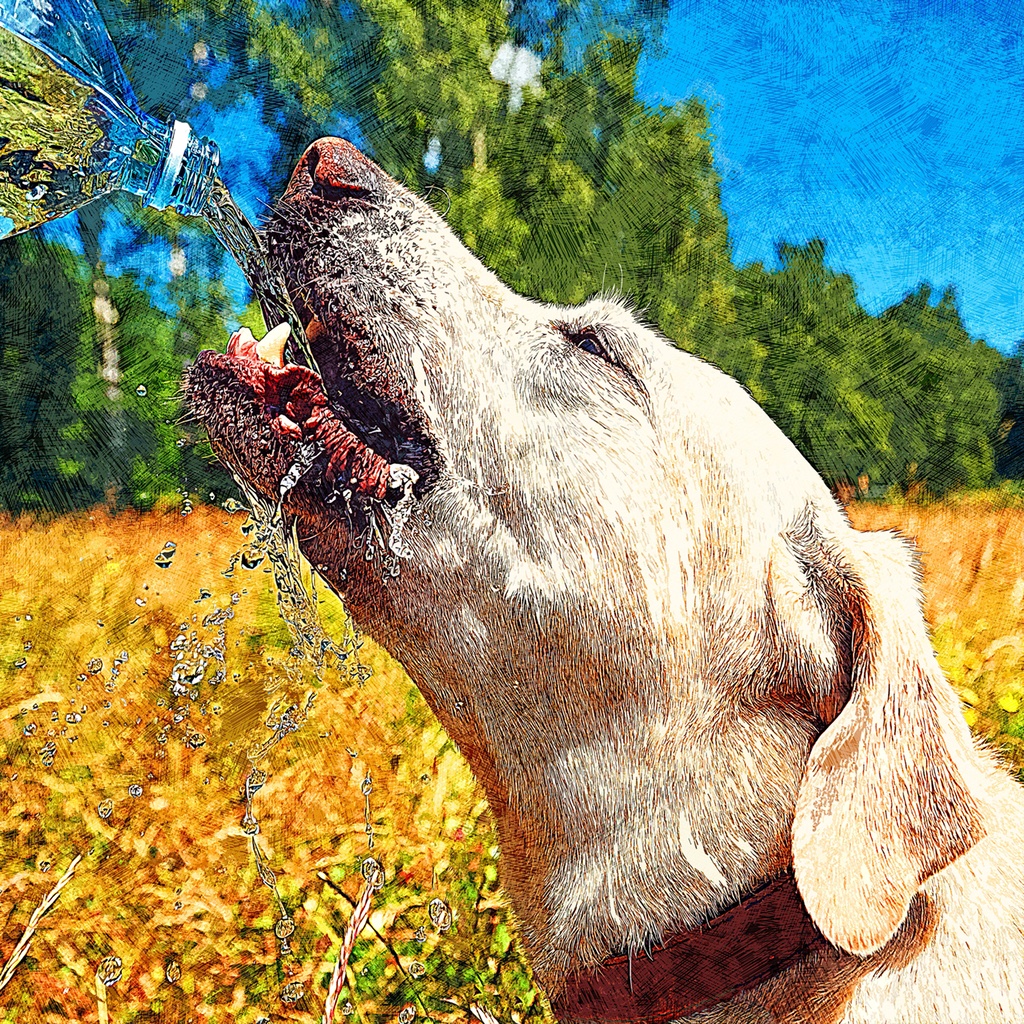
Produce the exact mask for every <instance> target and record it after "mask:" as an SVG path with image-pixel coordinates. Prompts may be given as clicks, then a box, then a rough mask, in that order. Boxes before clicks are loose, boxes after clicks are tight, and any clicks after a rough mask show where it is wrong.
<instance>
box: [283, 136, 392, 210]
mask: <svg viewBox="0 0 1024 1024" xmlns="http://www.w3.org/2000/svg"><path fill="white" fill-rule="evenodd" d="M375 172H376V168H375V167H374V165H373V164H372V163H370V161H369V160H367V159H366V157H365V156H363V154H362V153H360V152H359V150H358V149H356V147H355V146H353V145H352V143H351V142H347V141H346V140H345V139H336V138H323V139H317V141H316V142H314V143H313V144H312V145H311V146H310V147H309V148H308V149H307V150H306V152H305V153H303V154H302V158H301V159H300V160H299V162H298V164H297V165H296V167H295V171H294V173H293V174H292V180H291V182H290V183H289V187H294V186H298V187H300V188H308V189H310V190H311V191H313V192H314V193H317V194H319V195H322V196H323V197H324V198H325V199H345V198H350V197H352V196H358V195H360V194H365V193H366V192H370V191H372V190H373V189H374V187H375V186H379V181H378V180H377V179H378V174H377V173H375Z"/></svg>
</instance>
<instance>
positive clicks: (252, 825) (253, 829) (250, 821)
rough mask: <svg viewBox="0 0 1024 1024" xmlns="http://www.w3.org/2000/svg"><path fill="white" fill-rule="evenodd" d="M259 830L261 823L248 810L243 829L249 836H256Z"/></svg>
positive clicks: (244, 817)
mask: <svg viewBox="0 0 1024 1024" xmlns="http://www.w3.org/2000/svg"><path fill="white" fill-rule="evenodd" d="M259 830H260V823H259V822H258V821H257V820H256V819H255V818H254V817H253V816H252V815H251V814H249V813H248V811H247V812H246V813H245V815H244V816H243V818H242V831H243V832H244V833H245V834H246V835H247V836H254V835H256V833H257V832H259Z"/></svg>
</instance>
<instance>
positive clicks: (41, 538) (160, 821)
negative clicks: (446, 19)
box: [0, 505, 1024, 1024]
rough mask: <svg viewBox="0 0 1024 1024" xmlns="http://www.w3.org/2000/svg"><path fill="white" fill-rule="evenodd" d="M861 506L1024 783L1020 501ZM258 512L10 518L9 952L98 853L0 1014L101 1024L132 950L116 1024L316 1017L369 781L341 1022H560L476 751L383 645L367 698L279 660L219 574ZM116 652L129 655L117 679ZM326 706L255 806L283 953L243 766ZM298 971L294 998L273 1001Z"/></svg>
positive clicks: (349, 886)
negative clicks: (134, 789) (219, 660)
mask: <svg viewBox="0 0 1024 1024" xmlns="http://www.w3.org/2000/svg"><path fill="white" fill-rule="evenodd" d="M851 515H852V518H853V520H854V522H855V524H856V525H857V526H859V527H862V528H874V529H878V528H888V527H895V528H899V529H901V530H903V531H904V532H906V533H907V534H908V535H910V536H912V537H914V538H915V539H916V540H917V541H918V543H919V544H920V546H921V548H922V550H923V564H924V569H925V589H926V593H927V606H926V607H927V614H928V616H929V618H930V620H931V621H932V623H933V625H934V629H935V639H936V644H937V647H938V650H939V653H940V659H941V661H942V663H943V667H944V668H945V669H946V671H947V672H948V673H949V675H950V678H951V679H952V680H953V682H954V685H956V687H957V688H958V689H959V691H960V693H961V694H962V695H963V696H964V698H965V700H966V701H967V702H968V706H966V707H965V713H966V714H967V716H968V719H969V720H971V721H972V723H973V724H974V725H975V727H976V728H977V729H979V730H981V731H982V732H983V733H984V734H986V735H989V736H991V737H992V738H993V739H994V740H995V741H996V742H997V743H999V744H1001V745H1002V746H1004V747H1005V748H1006V749H1007V750H1008V752H1009V754H1010V756H1011V757H1012V758H1013V759H1014V762H1015V764H1016V765H1017V766H1018V767H1020V766H1021V765H1022V764H1024V744H1022V737H1024V712H1022V711H1021V710H1020V709H1021V703H1022V700H1024V689H1022V687H1021V683H1020V679H1021V674H1020V668H1021V662H1022V659H1024V628H1022V621H1021V619H1022V615H1021V601H1022V598H1024V512H1021V511H1013V510H1005V509H1004V510H993V509H991V508H987V507H984V506H980V505H978V506H969V505H966V506H962V507H957V508H953V507H946V506H933V507H929V508H913V507H906V508H896V507H865V506H859V507H855V508H853V509H852V510H851ZM241 521H242V517H241V516H231V515H228V514H227V513H225V512H222V511H217V510H212V509H197V510H196V512H195V513H193V514H192V515H191V516H189V517H188V518H187V519H186V518H182V517H181V516H180V515H178V514H177V513H168V514H163V515H160V514H155V513H154V514H150V515H147V516H132V515H122V516H119V517H118V518H117V519H115V520H111V519H109V518H108V517H107V516H106V515H105V514H103V513H93V514H92V515H91V516H88V515H87V516H80V517H74V518H65V519H60V520H56V521H54V522H52V523H49V524H46V523H37V522H33V521H30V520H27V519H22V520H19V521H17V522H13V523H12V522H6V523H0V814H2V821H3V823H4V824H3V826H2V828H3V832H2V842H0V922H2V930H0V963H3V962H4V961H5V960H6V959H7V957H8V956H9V955H10V954H11V952H12V951H13V950H14V948H15V946H16V945H17V943H18V941H19V939H20V938H21V936H22V935H23V933H24V932H25V929H26V926H27V924H28V922H29V920H30V917H31V915H32V913H33V911H34V910H35V908H36V907H37V906H38V904H39V903H40V901H41V900H42V899H43V897H44V896H45V895H46V894H47V893H48V892H49V891H50V890H51V889H52V888H53V887H54V881H55V879H56V878H57V877H59V876H60V874H61V873H62V872H63V871H64V870H65V869H66V868H67V866H68V864H69V863H70V862H71V861H72V859H73V858H74V857H75V856H76V855H79V854H80V855H82V858H83V859H82V861H81V863H80V864H79V865H78V867H77V870H76V872H75V874H74V877H73V879H71V881H69V882H68V883H67V885H66V887H65V888H64V890H63V892H62V893H61V896H60V900H59V901H58V902H57V903H56V905H55V906H54V907H53V908H52V909H51V910H50V911H49V913H48V914H47V915H46V916H44V917H42V918H41V920H38V921H37V927H36V929H35V934H34V935H33V937H32V945H31V948H30V950H29V953H28V955H27V957H26V958H25V960H24V961H23V962H22V963H21V964H20V966H19V967H18V968H17V970H16V971H15V974H14V977H13V980H12V981H11V982H10V984H9V985H8V986H7V988H6V989H4V992H3V995H2V997H0V1003H2V1004H3V1005H2V1008H0V1021H2V1022H4V1024H8V1022H10V1024H13V1022H15V1021H19V1022H20V1021H33V1022H45V1024H51V1022H57V1021H65V1020H67V1019H78V1020H96V1019H97V1012H98V1010H97V1002H96V971H97V968H98V967H99V966H100V964H101V962H103V961H104V959H105V958H107V957H111V956H115V957H119V958H120V959H121V961H122V973H121V976H120V978H119V980H117V981H116V982H114V983H113V984H112V985H111V986H110V987H109V988H108V989H107V990H106V996H107V1006H108V1012H109V1015H110V1020H111V1021H113V1022H115V1024H130V1022H133V1021H139V1022H143V1021H150V1022H155V1021H164V1022H170V1021H174V1022H178V1021H182V1022H185V1021H192V1022H195V1024H201V1022H204V1021H225V1022H227V1021H232V1022H233V1021H239V1022H242V1024H246V1022H255V1021H257V1020H259V1019H260V1018H261V1017H268V1018H271V1019H272V1020H275V1021H280V1020H285V1021H287V1020H291V1021H307V1022H311V1021H319V1020H320V1018H321V1014H322V1013H323V1008H324V1001H325V998H326V995H327V988H328V983H329V979H330V975H331V971H332V969H333V966H334V963H335V961H336V959H337V954H338V950H339V948H340V946H341V944H342V936H343V934H344V932H345V929H346V924H347V922H348V920H349V918H350V916H351V914H352V903H351V902H349V901H350V900H355V899H356V897H357V896H358V895H359V893H360V892H361V891H362V885H363V879H362V876H361V874H360V867H361V863H362V861H363V859H364V858H365V857H366V856H367V855H368V853H369V852H370V851H369V850H368V837H367V834H366V818H365V810H366V807H365V803H366V800H365V797H364V795H363V792H362V790H361V787H362V785H363V783H364V781H365V779H366V776H367V773H369V775H370V777H371V781H372V792H371V793H370V796H369V804H370V822H371V826H372V829H373V836H374V842H375V845H374V850H373V853H374V855H376V856H378V857H379V858H380V860H381V861H382V863H383V865H384V868H385V873H386V880H387V881H386V884H385V886H384V888H383V889H382V890H380V892H379V893H377V894H376V896H375V901H374V910H373V913H372V915H371V924H372V925H373V926H374V927H375V928H376V930H377V932H378V933H379V935H380V936H382V937H383V939H384V940H386V943H387V945H388V947H390V948H386V947H385V945H384V944H383V943H382V941H381V940H380V939H378V938H377V937H375V936H374V935H373V934H372V933H371V932H369V931H367V932H364V933H363V935H362V937H361V938H360V940H359V941H358V942H357V943H356V945H355V948H354V950H353V954H352V958H351V961H350V966H349V971H348V972H347V975H346V978H347V984H348V987H347V988H346V990H345V991H344V992H343V993H342V994H341V1000H340V1003H339V1007H338V1010H339V1013H338V1019H350V1020H370V1019H373V1020H376V1019H386V1020H396V1019H397V1017H398V1014H399V1012H400V1009H401V1008H402V1007H403V1006H404V1005H406V1004H412V1005H413V1006H414V1007H415V1009H416V1016H417V1019H423V1018H424V1017H426V1016H428V1015H429V1016H431V1017H433V1018H434V1019H435V1020H438V1021H443V1020H455V1019H460V1020H464V1019H466V1015H465V1008H466V1007H468V1006H469V1005H470V1004H472V1003H478V1004H481V1005H482V1006H484V1007H485V1008H486V1009H488V1010H490V1011H491V1012H493V1013H494V1014H495V1015H496V1016H497V1017H498V1018H499V1019H500V1020H502V1021H516V1020H530V1019H540V1018H541V1017H543V1016H544V1015H546V1012H547V1011H546V1009H545V1006H544V1003H543V1000H542V999H540V998H539V997H538V996H537V994H536V992H535V990H534V989H533V988H532V986H531V984H530V980H529V974H528V971H527V969H526V968H525V965H524V963H523V961H522V958H521V956H520V955H519V953H518V952H517V949H516V946H515V944H514V943H513V942H512V938H513V935H514V923H513V921H512V920H511V918H510V915H509V914H508V913H507V912H506V910H505V909H503V906H502V902H501V899H500V896H499V893H498V889H497V863H496V862H497V848H496V845H495V837H494V833H493V828H492V823H491V821H490V818H489V816H488V814H487V811H486V808H485V805H484V802H483V797H482V794H481V792H480V790H479V789H478V788H477V787H476V785H475V784H474V782H473V780H472V778H471V777H470V775H469V773H468V771H467V769H466V767H465V764H464V762H463V761H462V759H461V758H460V757H459V755H458V754H457V752H456V751H455V750H454V749H453V748H452V746H451V744H450V742H449V741H448V740H447V738H446V737H445V735H444V734H443V732H442V731H441V729H440V727H439V726H438V725H437V723H436V721H435V720H434V718H433V716H432V715H431V714H430V713H429V711H428V710H427V708H426V706H425V705H424V704H423V702H422V700H421V699H420V697H419V695H418V694H417V693H416V691H415V689H414V688H413V687H412V686H411V684H410V683H409V681H408V679H407V678H406V677H405V676H404V674H403V673H402V671H401V669H400V668H399V667H398V666H397V665H396V664H395V663H394V662H393V661H391V660H390V659H389V658H388V657H387V656H386V655H385V654H384V653H383V652H382V651H381V650H380V649H379V648H376V647H375V646H374V645H373V644H372V642H369V641H367V642H366V643H365V645H364V646H363V648H362V649H361V651H360V659H361V661H362V662H363V663H364V664H366V665H368V666H370V667H372V669H373V671H374V674H373V676H372V677H371V678H370V679H369V681H368V682H367V683H366V684H365V685H363V686H360V685H359V683H358V681H357V680H356V679H355V678H354V677H353V676H352V675H350V674H349V672H348V671H347V666H343V669H345V670H344V671H331V672H329V673H328V674H327V675H326V677H325V679H324V682H323V685H317V684H316V683H315V680H313V679H312V678H311V677H308V676H307V677H303V676H302V675H301V674H298V673H296V672H295V671H294V669H292V668H290V667H289V666H288V664H287V660H288V659H287V647H288V635H287V632H286V631H285V629H284V628H283V626H282V625H281V623H280V621H279V620H278V618H277V614H276V610H275V607H274V596H273V585H272V582H271V577H270V575H269V574H268V573H266V572H265V571H264V567H263V566H260V567H258V568H256V569H255V570H252V571H246V570H244V569H242V568H238V569H236V571H235V575H234V578H232V579H226V578H225V577H224V576H223V575H222V570H223V569H225V568H226V567H227V565H228V563H229V560H230V556H231V555H232V553H233V552H234V551H235V550H236V549H237V548H238V547H239V546H240V545H241V543H242V540H243V538H242V535H241V533H240V530H239V527H240V525H241ZM168 540H173V541H174V542H175V543H176V544H177V548H176V551H175V555H174V559H173V562H172V565H171V567H170V568H167V569H161V568H159V567H158V566H157V565H156V564H155V562H154V558H155V556H156V554H157V553H158V552H159V551H160V550H161V548H162V547H163V546H164V544H165V542H166V541H168ZM204 592H209V596H203V594H204ZM232 593H236V594H237V595H238V599H237V604H232V603H231V595H232ZM218 608H219V609H230V610H231V611H232V612H233V613H234V617H233V618H232V619H230V620H228V621H227V622H226V623H225V624H224V628H225V635H224V640H225V649H226V660H225V664H224V670H225V677H224V680H223V681H222V682H220V683H218V684H217V685H215V686H213V685H210V682H209V676H208V677H207V679H206V680H205V681H204V682H202V683H200V684H199V685H198V687H197V688H196V700H195V701H190V700H188V699H187V698H185V699H181V698H178V699H172V698H171V696H170V693H169V689H168V680H169V677H170V674H171V670H172V667H173V665H174V664H175V661H174V659H175V658H176V656H177V653H180V652H178V651H176V650H172V647H174V646H175V645H176V638H177V637H178V635H179V627H181V626H182V625H183V624H184V626H185V629H184V633H185V636H186V638H187V639H188V638H190V637H191V634H192V632H193V631H194V632H195V633H196V639H197V643H199V644H200V645H201V644H202V643H207V642H210V643H213V642H214V641H215V640H216V633H217V627H216V626H208V627H204V626H203V619H204V617H205V616H207V615H208V614H209V613H210V612H213V611H214V610H215V609H218ZM321 610H322V614H323V615H324V616H325V620H326V621H327V623H328V626H329V628H331V629H332V630H333V631H334V632H336V633H337V632H340V631H342V630H343V629H344V620H343V616H342V612H341V609H340V608H339V607H338V606H337V604H336V603H334V602H324V603H323V604H322V606H321ZM122 651H125V652H127V653H128V656H129V657H128V660H127V662H124V663H123V664H121V665H120V666H119V667H118V672H117V675H116V678H112V675H113V673H112V669H113V663H114V659H115V658H119V656H120V654H121V652H122ZM22 659H24V667H19V666H20V665H21V664H22ZM95 659H99V660H101V661H102V667H99V666H97V664H96V662H95ZM90 662H92V665H91V667H90ZM216 667H219V665H213V664H212V663H211V673H212V669H213V668H216ZM309 691H315V692H316V701H315V705H314V709H313V711H312V713H311V715H310V718H309V720H308V721H307V723H306V724H305V725H304V726H303V727H302V728H301V729H299V731H297V732H295V733H292V734H291V735H289V736H287V737H285V738H284V739H283V740H282V741H281V742H280V743H279V744H278V745H277V746H276V747H274V748H273V750H272V751H271V752H270V754H269V755H268V757H267V759H266V761H265V762H263V763H262V764H261V767H263V768H265V769H266V770H267V771H268V779H267V782H266V784H265V786H264V787H263V788H262V789H261V790H259V792H258V793H256V795H255V797H254V803H253V806H254V811H255V813H256V816H257V818H258V819H259V823H260V833H259V835H258V837H257V839H258V842H259V844H260V848H261V850H262V852H263V854H264V856H265V858H266V863H267V865H268V866H269V868H270V869H271V870H273V872H274V873H275V875H276V884H277V888H278V891H279V892H280V895H281V898H282V900H283V903H284V908H285V909H286V911H287V913H288V914H289V915H290V917H291V919H292V920H293V922H294V928H295V930H294V934H293V935H292V936H291V937H290V938H289V940H288V941H289V944H290V946H291V952H284V951H283V950H282V943H281V942H280V940H279V939H278V938H276V937H275V933H274V926H275V923H276V922H277V921H278V920H279V919H280V918H281V908H280V907H279V906H278V905H277V904H276V902H275V896H274V893H273V892H272V890H271V889H270V888H268V887H267V886H266V885H264V884H263V883H262V882H261V881H260V877H259V874H258V872H257V867H256V863H255V859H254V855H253V852H252V849H251V846H250V840H249V837H248V836H247V835H246V834H245V833H244V832H243V830H242V827H241V821H242V816H243V813H244V805H243V800H242V795H241V789H242V786H243V783H244V779H245V777H246V774H247V772H248V769H249V763H248V761H247V757H246V752H247V751H248V750H250V748H251V747H252V746H253V745H254V744H256V743H258V742H262V741H264V740H266V739H267V738H268V737H269V736H270V735H271V732H270V731H269V730H268V729H267V727H266V726H265V724H264V723H265V719H266V716H267V713H268V709H269V708H270V707H271V705H272V703H273V702H274V700H275V698H276V697H277V696H279V695H281V694H286V695H288V697H289V699H290V700H291V701H292V702H294V703H299V704H301V703H302V702H303V701H304V699H305V697H306V694H307V693H308V692H309ZM182 708H187V709H188V710H189V712H190V716H189V717H187V718H181V709H182ZM77 716H81V717H80V719H79V718H78V717H77ZM176 717H178V718H181V720H178V721H176V720H175V719H176ZM196 735H198V736H201V737H202V743H201V744H200V743H199V741H198V740H197V739H195V738H194V737H195V736H196ZM130 786H139V787H141V793H140V795H137V796H132V795H129V787H130ZM101 811H102V812H103V813H101ZM108 811H109V813H108ZM104 815H106V816H104ZM322 878H326V879H327V880H328V881H323V880H322ZM336 889H340V890H341V891H342V892H343V893H344V894H346V895H347V897H348V899H346V898H345V896H342V895H339V894H338V892H336V891H335V890H336ZM436 898H442V899H444V900H446V901H447V902H448V903H450V904H451V906H452V908H453V910H454V914H455V920H454V924H453V925H452V927H451V928H450V929H448V930H446V931H444V932H442V931H440V930H439V929H438V928H437V927H436V926H435V925H434V923H433V922H432V921H431V918H430V914H429V911H428V906H429V904H430V902H431V901H432V900H434V899H436ZM419 929H422V932H420V933H419V936H417V931H418V930H419ZM396 957H397V959H398V963H396V959H395V958H396ZM399 963H400V966H399V965H398V964H399ZM420 965H422V969H421V966H420ZM295 982H298V983H300V984H301V986H302V994H301V996H300V997H299V998H298V999H297V1001H295V1002H290V1003H289V1002H284V1001H282V998H281V997H282V995H289V994H295V993H296V992H297V988H296V987H295V986H294V985H293V983H295ZM290 986H291V987H290ZM445 999H450V1000H454V1002H455V1003H457V1004H458V1005H459V1006H461V1007H462V1008H463V1009H462V1010H459V1009H458V1008H457V1007H456V1006H454V1005H452V1004H451V1003H446V1002H444V1001H443V1000H445ZM347 1002H351V1003H352V1008H353V1010H354V1013H353V1015H352V1016H350V1017H347V1018H346V1017H344V1009H345V1005H344V1004H345V1003H347Z"/></svg>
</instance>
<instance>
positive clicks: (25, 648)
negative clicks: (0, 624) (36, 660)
mask: <svg viewBox="0 0 1024 1024" xmlns="http://www.w3.org/2000/svg"><path fill="white" fill-rule="evenodd" d="M21 649H22V650H23V651H31V650H32V641H31V640H26V641H25V642H24V643H23V644H22V645H21Z"/></svg>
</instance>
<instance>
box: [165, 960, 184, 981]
mask: <svg viewBox="0 0 1024 1024" xmlns="http://www.w3.org/2000/svg"><path fill="white" fill-rule="evenodd" d="M164 977H165V978H166V979H167V981H168V984H171V985H177V984H178V982H179V981H181V964H179V963H178V961H177V960H172V961H171V962H170V963H169V964H168V965H167V966H166V967H165V968H164Z"/></svg>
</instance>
